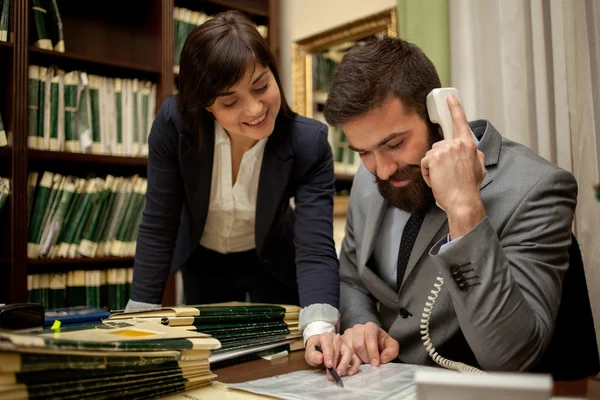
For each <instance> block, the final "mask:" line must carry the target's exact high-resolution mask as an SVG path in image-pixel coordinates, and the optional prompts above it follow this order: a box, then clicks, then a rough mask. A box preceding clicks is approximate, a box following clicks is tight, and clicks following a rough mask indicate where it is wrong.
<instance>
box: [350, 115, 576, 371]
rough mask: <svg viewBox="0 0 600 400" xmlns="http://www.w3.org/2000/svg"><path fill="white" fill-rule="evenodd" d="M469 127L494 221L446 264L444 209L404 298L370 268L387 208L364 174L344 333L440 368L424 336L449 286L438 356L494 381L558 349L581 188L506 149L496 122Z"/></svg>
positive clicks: (451, 251) (358, 186) (437, 322)
mask: <svg viewBox="0 0 600 400" xmlns="http://www.w3.org/2000/svg"><path fill="white" fill-rule="evenodd" d="M470 126H471V129H472V131H473V132H474V134H475V135H476V136H477V138H478V139H479V141H480V143H479V145H478V147H479V149H480V150H481V151H482V152H483V153H484V154H485V164H486V170H487V174H486V176H485V179H484V180H483V182H482V184H481V188H480V190H481V192H480V193H481V198H482V200H483V203H484V206H485V209H486V214H487V217H486V219H484V220H483V221H482V222H481V223H480V224H479V225H477V226H476V227H475V228H473V229H472V230H471V231H470V232H469V233H467V234H466V235H465V236H463V237H461V238H459V239H457V240H454V241H452V242H451V243H449V244H448V246H447V248H444V251H443V252H440V251H439V250H440V247H441V246H442V245H443V244H444V243H446V236H447V235H448V223H447V217H446V214H445V213H444V211H442V210H441V209H439V208H438V207H436V206H435V205H434V206H433V207H432V209H431V210H430V211H429V212H428V213H427V215H426V217H425V220H424V222H423V225H422V227H421V230H420V231H419V234H418V236H417V240H416V243H415V246H414V248H413V251H412V254H411V256H410V259H409V262H408V266H407V270H406V273H405V275H404V281H403V283H402V286H401V288H400V290H399V291H398V292H396V291H395V289H392V288H390V287H389V286H388V285H386V284H385V283H384V282H383V280H381V279H380V278H379V277H378V276H377V275H376V274H375V272H373V270H375V269H374V268H370V267H369V265H370V262H371V253H372V251H373V245H374V243H375V240H376V239H377V236H378V233H379V227H380V225H381V219H382V217H383V215H384V212H385V208H386V206H387V204H386V202H385V201H384V199H383V198H382V197H381V196H380V194H379V191H378V189H377V184H376V183H375V179H374V177H373V175H372V174H371V173H370V172H369V171H368V170H366V169H365V168H364V167H361V169H360V170H359V172H358V173H357V175H356V177H355V180H354V184H353V186H352V194H351V197H350V204H349V207H348V217H347V226H346V237H345V238H344V242H343V244H342V251H341V254H340V279H341V287H340V291H341V293H340V294H341V297H340V306H341V307H340V309H341V312H342V321H341V324H342V329H343V330H344V329H347V328H350V327H352V326H353V325H354V324H357V323H366V322H368V321H372V322H375V323H376V324H378V325H380V326H381V327H382V328H383V329H385V330H386V331H388V332H389V333H390V335H391V336H392V337H394V338H395V339H396V340H398V342H399V343H400V354H399V359H400V360H401V361H402V362H407V363H414V364H433V361H432V360H431V358H430V357H429V355H428V354H427V352H426V350H425V347H424V346H423V343H422V340H421V334H420V332H419V331H420V327H419V325H420V320H421V314H422V312H423V308H424V306H425V302H426V301H427V297H428V296H430V295H431V290H432V289H434V286H433V285H434V283H436V282H437V280H436V278H437V277H438V276H439V277H442V278H443V279H444V285H443V287H442V290H441V293H440V294H439V296H438V298H437V300H436V303H435V307H434V309H433V313H432V316H431V319H430V335H431V339H432V343H433V345H434V346H435V347H436V349H437V350H438V351H439V353H440V355H441V356H443V357H446V358H449V359H451V360H455V361H462V362H467V363H469V364H471V365H478V366H480V367H481V368H483V369H486V370H527V369H531V368H532V367H534V366H535V364H536V363H537V361H538V360H539V359H540V357H541V356H542V354H543V352H544V351H545V349H546V347H547V346H548V344H549V342H550V340H551V338H552V333H553V328H554V320H555V317H556V314H557V311H558V307H559V303H560V298H561V285H562V279H563V276H564V273H565V272H566V270H567V267H568V263H569V259H568V248H569V245H570V243H571V223H572V220H573V213H574V210H575V206H576V202H577V183H576V181H575V179H574V177H573V176H572V175H571V174H570V173H569V172H567V171H564V170H562V169H560V168H558V167H557V166H555V165H554V164H551V163H550V162H548V161H546V160H544V159H542V158H541V157H539V156H537V155H536V154H535V153H533V152H532V151H531V150H529V149H528V148H526V147H524V146H522V145H520V144H517V143H515V142H512V141H509V140H507V139H504V138H502V136H501V135H500V134H499V133H498V131H496V129H495V128H494V127H493V126H492V124H491V123H489V122H488V121H475V122H471V123H470ZM397 234H398V235H401V234H402V232H397ZM452 271H454V272H455V274H454V275H453V274H452ZM457 271H459V272H457ZM459 276H462V280H461V279H456V278H457V277H459ZM460 282H466V283H465V284H460Z"/></svg>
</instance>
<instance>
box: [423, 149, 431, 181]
mask: <svg viewBox="0 0 600 400" xmlns="http://www.w3.org/2000/svg"><path fill="white" fill-rule="evenodd" d="M421 175H423V179H424V180H425V183H426V184H427V186H429V187H431V180H430V178H429V158H428V157H427V156H425V157H423V158H422V159H421Z"/></svg>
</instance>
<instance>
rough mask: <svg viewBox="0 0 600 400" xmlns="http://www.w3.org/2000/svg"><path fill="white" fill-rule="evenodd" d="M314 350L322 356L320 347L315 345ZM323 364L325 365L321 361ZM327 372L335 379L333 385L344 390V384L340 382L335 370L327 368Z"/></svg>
mask: <svg viewBox="0 0 600 400" xmlns="http://www.w3.org/2000/svg"><path fill="white" fill-rule="evenodd" d="M315 349H316V350H317V351H318V352H319V353H321V354H323V351H322V350H321V346H319V345H316V346H315ZM323 364H325V360H323ZM327 370H328V371H329V373H330V374H331V376H333V379H335V384H336V385H338V386H339V387H341V388H342V389H343V388H344V382H342V378H340V376H339V375H338V374H337V372H335V369H333V368H330V367H327Z"/></svg>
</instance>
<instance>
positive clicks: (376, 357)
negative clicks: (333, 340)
mask: <svg viewBox="0 0 600 400" xmlns="http://www.w3.org/2000/svg"><path fill="white" fill-rule="evenodd" d="M342 339H343V340H344V342H346V344H348V345H349V346H352V350H354V352H355V353H356V355H357V356H358V357H360V359H361V361H362V362H364V363H365V364H371V365H372V366H374V367H378V366H379V364H385V363H388V362H390V361H392V360H393V359H395V358H396V357H398V352H399V350H400V345H399V344H398V342H397V341H396V339H394V338H392V337H391V336H390V335H389V334H388V333H387V332H386V331H384V330H383V329H381V328H380V327H379V326H377V325H376V324H374V323H373V322H367V323H366V324H356V325H354V326H353V327H352V328H348V329H346V331H345V332H344V335H343V336H342Z"/></svg>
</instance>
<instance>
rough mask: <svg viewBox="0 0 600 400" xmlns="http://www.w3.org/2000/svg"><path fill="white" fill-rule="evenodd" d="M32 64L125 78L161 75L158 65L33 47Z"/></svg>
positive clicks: (30, 56) (31, 49)
mask: <svg viewBox="0 0 600 400" xmlns="http://www.w3.org/2000/svg"><path fill="white" fill-rule="evenodd" d="M29 58H30V63H31V64H38V65H50V64H56V65H60V66H61V68H63V69H68V70H82V71H86V72H88V73H90V74H103V75H109V76H110V75H114V76H119V77H123V78H129V77H134V78H144V79H150V80H152V79H154V80H156V78H157V77H158V76H159V75H160V69H159V68H158V67H152V66H148V65H143V64H134V63H130V62H127V61H114V60H110V59H104V60H103V59H97V58H95V57H90V56H86V55H82V54H75V53H71V52H65V53H59V52H57V51H49V50H44V49H39V48H37V47H31V48H30V49H29Z"/></svg>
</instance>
